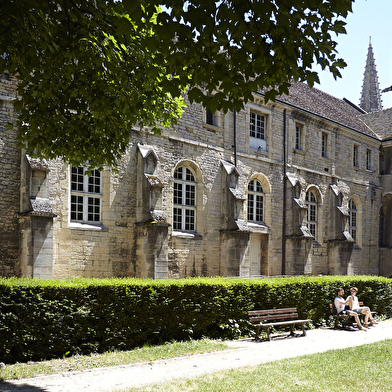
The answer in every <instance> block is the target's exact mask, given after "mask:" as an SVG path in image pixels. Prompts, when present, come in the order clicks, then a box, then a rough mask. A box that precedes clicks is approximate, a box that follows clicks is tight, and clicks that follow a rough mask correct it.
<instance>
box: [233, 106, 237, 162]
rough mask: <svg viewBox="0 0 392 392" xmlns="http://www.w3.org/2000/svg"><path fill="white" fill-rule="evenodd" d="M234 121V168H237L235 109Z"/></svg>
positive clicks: (235, 112)
mask: <svg viewBox="0 0 392 392" xmlns="http://www.w3.org/2000/svg"><path fill="white" fill-rule="evenodd" d="M233 115H234V118H233V121H234V144H233V149H234V166H235V167H237V110H236V108H234V111H233Z"/></svg>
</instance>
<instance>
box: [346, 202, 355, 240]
mask: <svg viewBox="0 0 392 392" xmlns="http://www.w3.org/2000/svg"><path fill="white" fill-rule="evenodd" d="M348 209H349V221H348V230H349V232H350V235H351V237H352V238H353V240H354V241H355V242H357V205H356V204H355V202H354V200H353V199H351V200H350V202H349V204H348Z"/></svg>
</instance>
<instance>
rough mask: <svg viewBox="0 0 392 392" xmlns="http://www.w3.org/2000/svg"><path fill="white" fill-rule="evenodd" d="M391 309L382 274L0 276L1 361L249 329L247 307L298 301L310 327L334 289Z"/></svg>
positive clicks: (323, 314)
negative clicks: (357, 293) (161, 277)
mask: <svg viewBox="0 0 392 392" xmlns="http://www.w3.org/2000/svg"><path fill="white" fill-rule="evenodd" d="M337 286H342V287H344V288H345V289H346V290H348V288H349V287H350V286H356V287H358V289H359V291H360V300H361V301H364V302H365V304H366V305H369V306H371V309H372V310H375V311H377V312H378V314H379V315H381V314H386V315H390V314H391V311H392V309H391V303H392V301H391V300H392V281H391V279H386V278H380V277H362V276H351V277H317V278H304V277H297V278H275V279H273V278H271V279H238V280H237V279H224V278H213V279H212V278H195V279H186V280H163V281H153V280H137V279H106V280H98V279H75V280H69V281H39V280H34V279H16V278H12V279H0V358H2V361H4V362H8V363H11V362H16V361H28V360H40V359H50V358H61V357H63V356H64V355H66V354H67V355H68V354H71V355H72V354H88V353H95V352H104V351H110V350H114V349H115V350H126V349H130V348H134V347H140V346H143V345H145V344H157V343H163V342H168V341H172V340H188V339H200V338H202V337H209V338H215V339H216V338H221V339H225V338H231V339H232V338H235V337H238V336H241V335H247V334H251V333H252V332H253V328H252V327H251V326H250V324H249V322H248V316H247V311H248V310H252V309H271V308H279V307H297V308H298V313H299V317H300V318H311V319H312V321H313V324H314V325H315V326H320V325H322V324H323V323H325V322H327V321H328V318H329V316H330V310H329V304H330V303H331V302H332V301H333V298H334V297H335V288H336V287H337Z"/></svg>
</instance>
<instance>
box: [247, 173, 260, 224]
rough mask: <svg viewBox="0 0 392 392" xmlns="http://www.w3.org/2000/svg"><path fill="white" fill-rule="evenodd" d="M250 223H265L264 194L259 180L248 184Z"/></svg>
mask: <svg viewBox="0 0 392 392" xmlns="http://www.w3.org/2000/svg"><path fill="white" fill-rule="evenodd" d="M248 221H249V222H264V192H263V187H262V186H261V183H260V181H258V180H252V181H251V182H250V183H249V184H248Z"/></svg>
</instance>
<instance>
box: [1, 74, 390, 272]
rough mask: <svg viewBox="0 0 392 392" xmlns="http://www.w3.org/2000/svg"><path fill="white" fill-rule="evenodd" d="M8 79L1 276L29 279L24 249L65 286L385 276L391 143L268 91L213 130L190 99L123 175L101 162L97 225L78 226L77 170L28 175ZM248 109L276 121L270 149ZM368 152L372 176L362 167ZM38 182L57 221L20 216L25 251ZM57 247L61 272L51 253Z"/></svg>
mask: <svg viewBox="0 0 392 392" xmlns="http://www.w3.org/2000/svg"><path fill="white" fill-rule="evenodd" d="M7 83H8V84H7ZM10 83H11V81H9V80H8V79H3V84H2V86H3V87H2V88H3V90H1V91H3V100H0V103H1V108H0V109H1V111H0V113H1V116H2V117H1V119H0V120H1V121H2V123H1V125H2V127H1V131H0V132H1V133H0V137H1V139H0V142H1V145H0V160H1V162H0V163H1V164H2V166H1V167H2V172H1V177H0V186H1V187H2V189H1V190H2V193H3V195H5V196H6V197H1V198H0V203H2V204H1V207H2V208H1V212H0V214H2V215H1V220H0V235H1V238H2V239H3V238H4V239H5V240H4V241H3V240H2V242H1V247H0V252H1V260H2V264H1V265H2V268H3V271H2V273H3V275H19V274H20V273H21V272H20V266H19V251H20V252H21V259H22V260H25V261H26V262H24V264H23V266H24V267H23V268H24V270H23V271H22V272H23V274H25V275H28V274H31V275H34V272H33V269H29V266H31V265H32V262H31V261H29V260H30V259H31V258H34V257H36V256H37V254H39V257H40V258H39V260H40V263H41V261H42V262H43V267H44V268H41V270H42V271H41V272H40V274H41V277H48V276H49V275H50V273H51V274H52V277H53V278H56V279H58V278H68V277H74V276H84V277H99V278H101V277H102V278H103V277H112V276H130V277H138V278H162V277H169V278H184V277H189V276H216V275H223V276H240V275H241V276H252V275H257V276H259V275H280V274H281V273H282V272H283V271H284V272H285V273H286V274H294V275H302V274H311V275H317V274H354V273H355V274H358V273H361V274H378V273H379V272H380V269H379V268H380V267H379V263H380V253H379V247H378V243H379V238H380V232H379V231H380V229H379V227H380V220H379V211H380V209H381V205H382V198H383V190H382V183H381V176H380V175H379V174H378V165H379V162H378V159H379V149H380V146H381V141H379V140H377V139H375V138H372V137H369V136H364V135H362V134H360V133H358V132H356V131H354V130H351V129H348V128H345V127H342V126H340V125H339V124H338V123H337V122H332V121H328V120H326V119H323V118H321V117H319V116H315V115H313V114H312V113H310V112H307V111H304V110H299V109H298V108H295V107H293V106H287V105H285V104H283V103H282V102H279V101H277V102H275V103H271V102H270V103H268V104H265V103H264V101H263V98H262V97H261V96H256V97H255V102H253V103H250V104H248V105H247V107H246V109H244V110H242V111H240V112H239V113H237V115H236V124H234V115H233V113H231V112H228V113H227V114H224V113H217V114H216V116H215V117H216V121H217V124H216V125H214V126H212V125H208V124H206V123H205V111H204V109H203V108H202V107H201V105H199V104H192V105H189V106H188V108H187V110H186V112H185V114H184V116H183V118H182V119H181V120H180V121H179V124H178V126H176V128H175V129H171V128H163V129H162V133H161V135H160V136H157V135H153V134H152V133H150V132H149V130H148V129H142V130H135V131H133V134H132V138H131V141H130V144H129V148H128V150H127V152H126V153H125V154H124V156H123V157H122V159H121V161H120V162H119V163H118V170H116V171H115V170H112V169H110V168H107V167H105V168H103V171H102V215H101V222H100V224H83V223H74V222H71V221H70V173H71V169H70V167H69V165H68V164H66V163H65V162H63V161H61V160H53V161H50V162H48V168H47V171H46V172H45V174H42V173H41V174H42V176H41V177H42V178H41V177H39V175H38V174H39V173H36V174H37V178H35V177H34V178H32V176H33V174H32V173H30V172H28V170H29V169H28V166H27V165H26V167H25V169H23V170H22V171H23V176H22V177H21V175H20V170H21V168H20V162H21V158H20V152H19V150H18V149H17V146H16V141H15V139H16V135H15V134H12V133H8V131H5V130H4V125H5V122H6V121H7V119H9V118H14V116H15V113H13V111H12V106H11V102H10V99H11V98H10V94H9V93H8V95H7V86H11V87H12V85H11V84H10ZM11 87H9V88H11ZM7 97H8V98H7ZM0 98H1V96H0ZM251 111H255V112H257V113H260V114H262V115H264V116H265V117H266V124H267V125H266V141H265V144H263V145H262V146H261V145H260V146H257V145H254V144H252V143H251V140H250V136H249V120H250V113H251ZM285 111H286V123H284V118H285V116H284V112H285ZM297 125H300V127H301V129H302V140H301V147H300V148H296V147H297V146H296V144H295V132H296V126H297ZM234 128H236V132H234ZM284 129H286V140H287V142H286V143H287V144H286V147H287V165H286V178H285V177H284V176H285V171H284V165H283V158H284V157H283V142H284ZM235 135H236V137H235ZM323 135H324V137H326V138H327V143H326V145H325V146H324V147H325V152H326V154H325V156H322V154H321V148H322V138H323ZM324 141H325V140H324ZM354 146H356V149H357V152H358V157H359V160H358V164H357V166H354V165H353V151H354ZM259 147H260V148H259ZM368 150H369V151H371V165H370V170H369V169H368V168H366V159H365V157H366V151H368ZM22 162H24V161H22ZM180 166H186V167H188V168H189V169H190V170H191V171H192V173H193V174H194V176H195V179H196V185H195V186H196V230H195V232H184V231H178V230H173V226H172V223H173V192H174V172H175V170H176V169H177V168H178V167H180ZM3 168H4V169H3ZM30 177H31V179H30ZM38 177H39V178H38ZM34 179H35V180H34ZM40 179H41V180H42V181H43V180H45V184H48V192H47V194H45V195H40V197H48V203H49V204H50V206H51V211H52V212H53V215H52V216H51V222H52V227H50V225H45V222H44V220H45V219H46V218H45V217H42V219H40V220H39V222H38V220H36V219H35V218H36V217H33V216H29V217H28V216H27V215H28V214H27V215H24V216H23V217H21V220H20V225H21V226H20V228H22V229H23V230H26V231H25V234H26V233H27V231H29V233H30V234H29V235H27V234H26V236H22V237H21V239H22V241H21V244H19V232H18V230H19V229H18V218H17V216H18V213H19V212H23V213H24V212H25V210H26V212H28V210H29V206H30V204H31V200H30V199H29V197H28V196H27V195H29V194H30V196H31V189H29V187H30V186H31V187H34V186H35V185H34V184H35V182H37V181H40ZM253 179H257V180H258V181H259V182H260V184H262V188H263V192H264V221H263V222H248V221H247V189H248V184H249V182H250V181H251V180H253ZM34 181H35V182H34ZM284 183H285V185H286V190H287V193H286V199H285V201H286V205H285V204H284V193H283V192H284V187H283V185H284ZM384 186H385V185H384ZM37 189H38V188H37ZM309 190H311V191H312V192H313V193H314V194H315V195H316V198H317V217H318V219H317V232H316V236H315V238H314V237H313V236H311V235H310V232H309V230H308V229H307V227H306V219H307V218H306V215H307V207H306V200H305V198H306V193H307V191H309ZM20 194H22V202H20ZM350 199H353V200H355V203H356V205H357V218H358V224H357V230H358V236H357V240H356V241H353V239H352V238H350V235H348V234H347V233H348V232H349V227H348V213H347V211H348V203H349V200H350ZM285 206H286V229H285V230H286V231H285V233H284V234H283V228H282V226H283V210H284V207H285ZM385 209H386V208H385ZM37 236H38V237H37ZM33 238H37V239H38V238H40V240H39V241H38V242H36V245H37V246H38V247H39V249H38V248H37V247H34V246H35V245H34V246H33V240H32V239H33ZM283 239H285V243H286V252H285V265H284V268H283V266H282V262H283V255H284V252H282V244H283ZM48 244H49V245H48ZM50 247H51V248H52V249H51V250H52V256H51V257H52V263H51V264H50V263H49V262H48V260H47V258H48V257H49V256H47V255H49V254H50V251H49V249H46V248H50ZM37 252H38V253H37ZM382 258H383V260H384V261H383V263H384V269H383V271H389V270H390V269H388V268H389V267H388V266H387V263H388V261H387V260H388V256H387V252H384V253H383V256H382ZM36 259H37V257H36ZM37 260H38V259H37ZM7 263H8V264H7ZM29 263H30V264H29ZM40 265H41V264H40ZM38 267H39V265H38V264H37V268H38ZM48 268H50V271H49V270H48ZM37 271H38V270H37ZM37 273H38V272H37Z"/></svg>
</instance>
